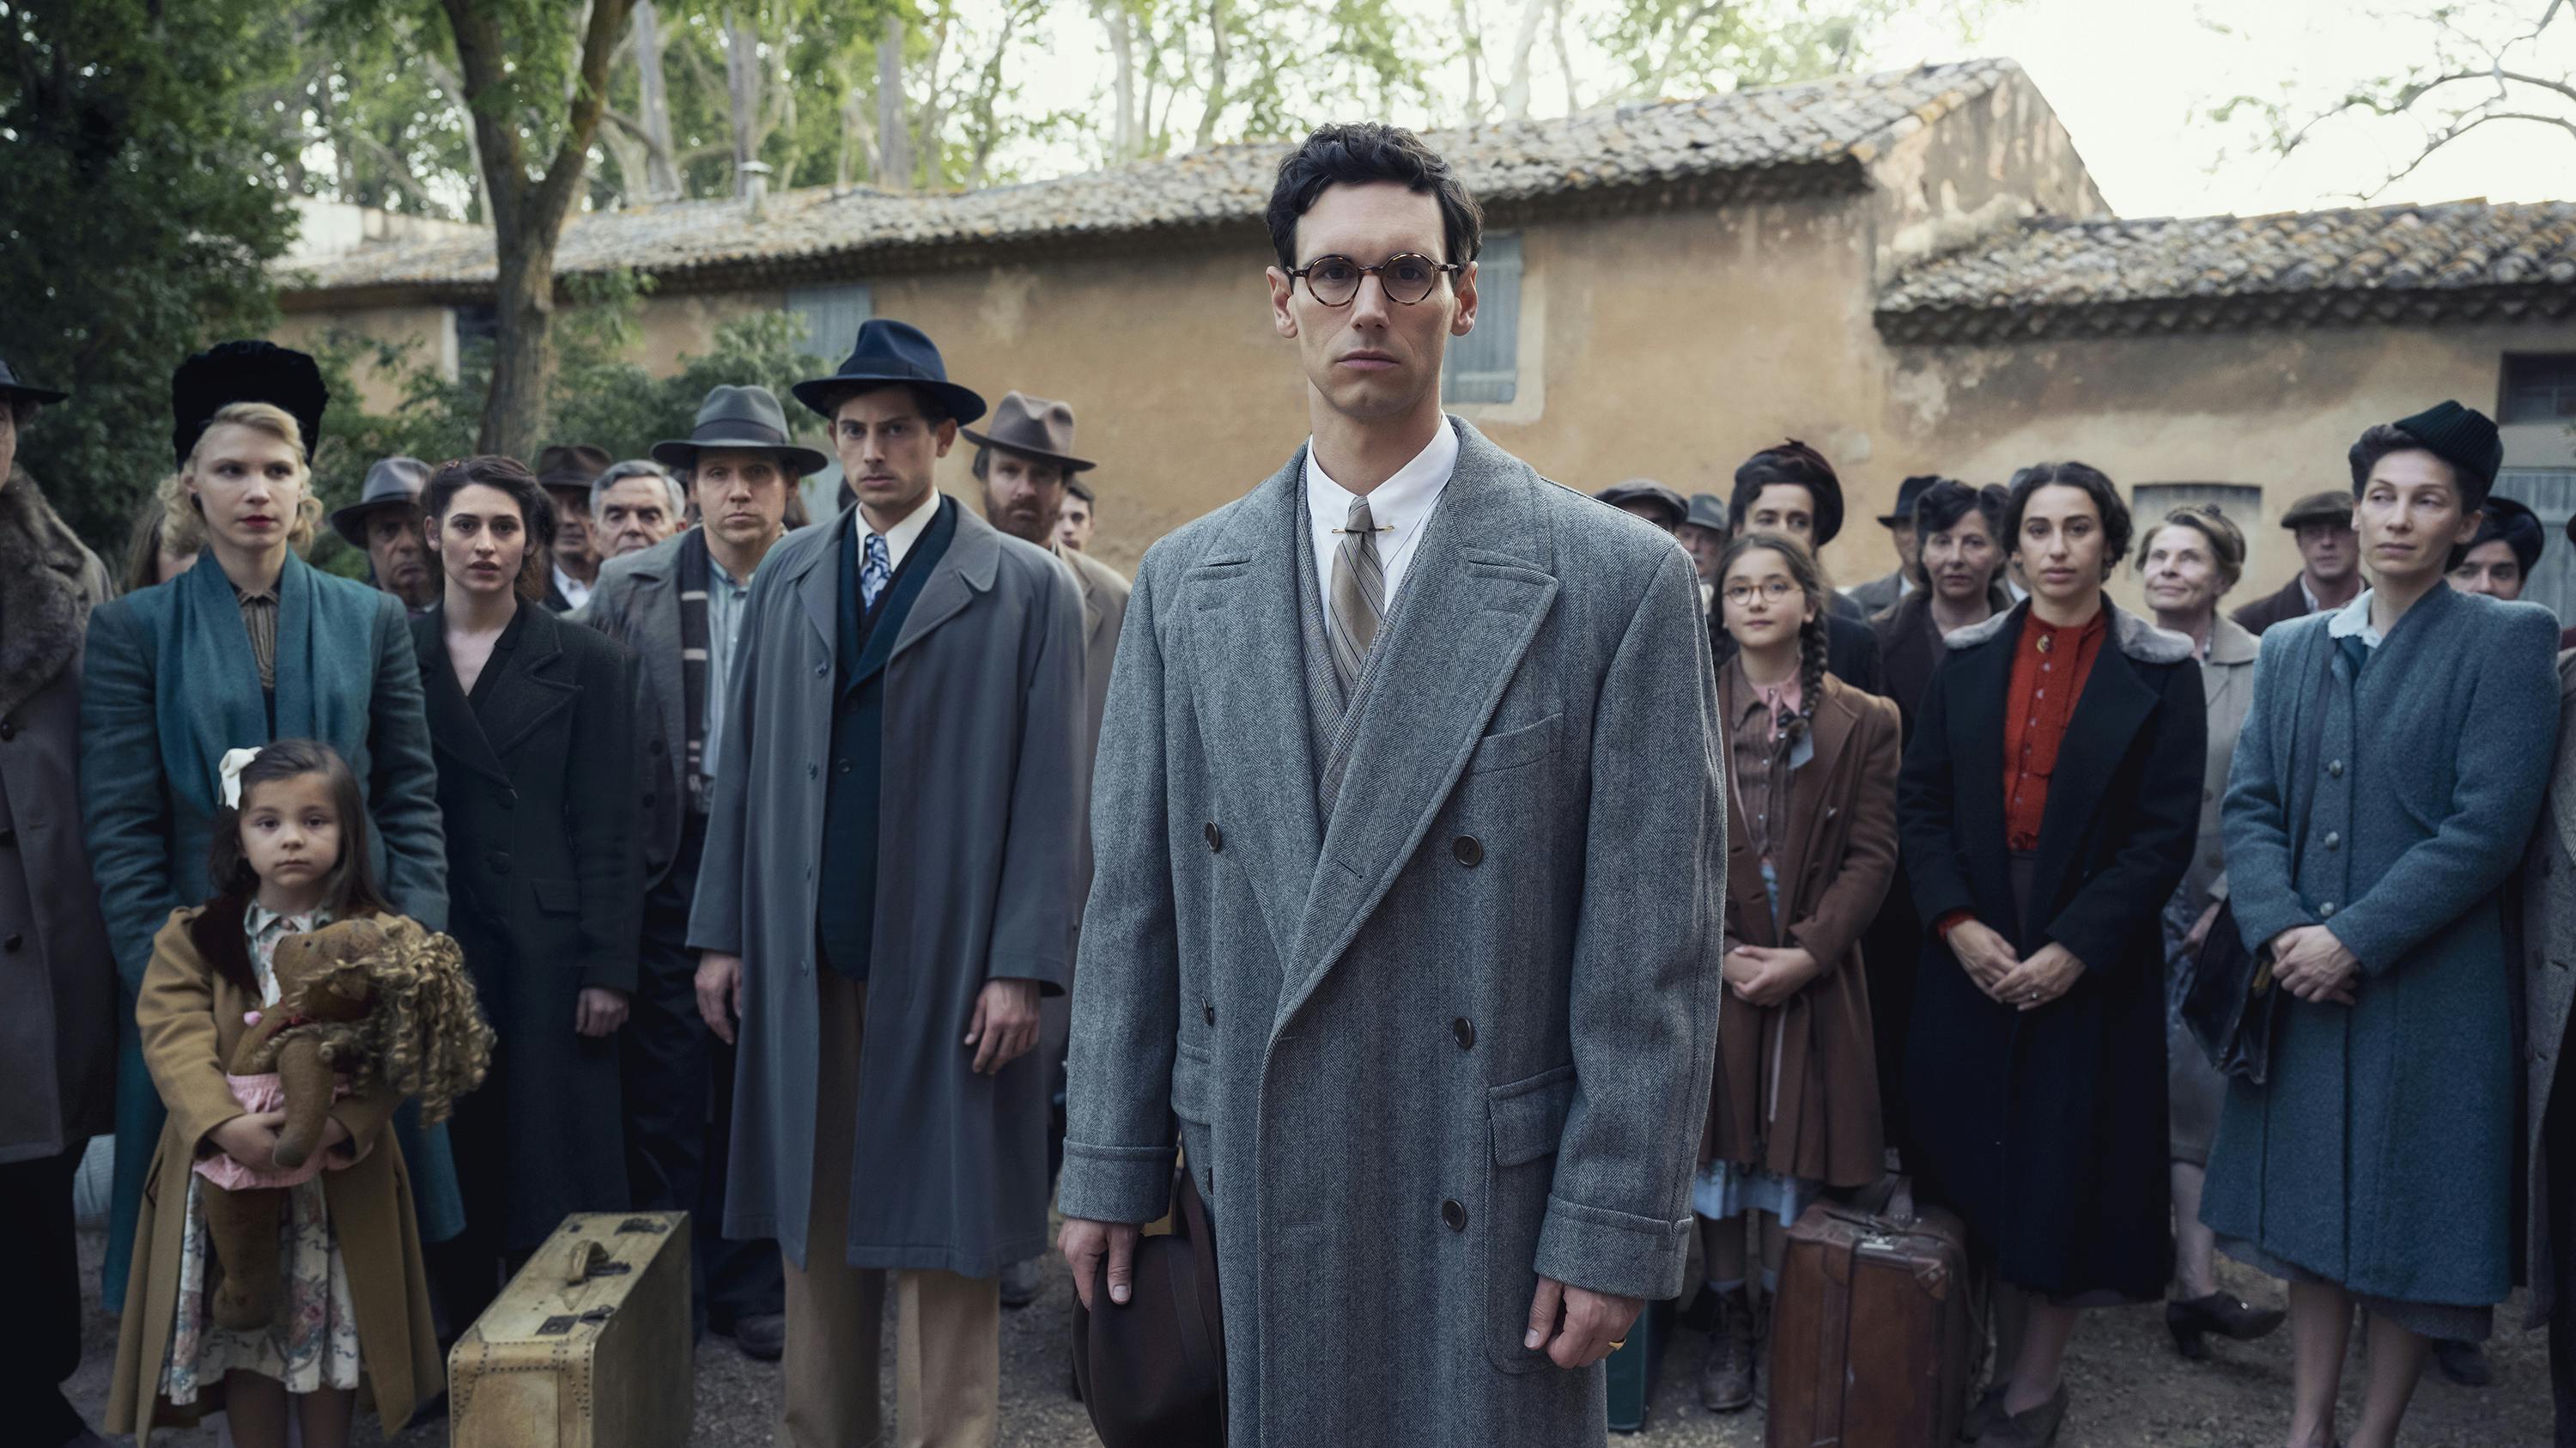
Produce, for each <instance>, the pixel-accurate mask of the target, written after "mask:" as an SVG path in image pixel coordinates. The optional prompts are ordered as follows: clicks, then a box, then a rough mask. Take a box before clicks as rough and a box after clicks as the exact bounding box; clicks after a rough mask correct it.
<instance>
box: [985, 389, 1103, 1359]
mask: <svg viewBox="0 0 2576 1448" xmlns="http://www.w3.org/2000/svg"><path fill="white" fill-rule="evenodd" d="M962 433H963V435H964V437H965V438H966V440H967V441H968V442H971V443H973V444H975V477H976V480H977V481H979V482H981V483H982V484H983V485H984V516H985V517H986V518H987V519H989V520H991V522H992V524H993V526H994V527H996V528H999V529H1001V530H1002V531H1003V532H1005V533H1008V534H1010V535H1011V536H1012V537H1014V538H1025V539H1027V540H1028V541H1029V542H1031V543H1035V544H1036V545H1038V546H1039V547H1041V548H1046V549H1049V550H1051V551H1052V552H1053V553H1054V554H1055V556H1056V557H1058V558H1061V559H1063V560H1064V565H1065V567H1067V568H1069V569H1072V570H1073V581H1074V582H1075V583H1077V584H1079V585H1081V587H1082V685H1083V703H1084V706H1085V707H1084V713H1083V736H1082V739H1083V743H1082V778H1083V790H1084V793H1085V796H1086V797H1087V796H1088V795H1089V792H1090V788H1091V756H1092V752H1093V750H1094V749H1095V748H1096V747H1097V746H1098V744H1099V742H1100V715H1101V711H1102V710H1103V709H1105V708H1107V707H1108V703H1109V669H1110V665H1111V664H1112V663H1114V662H1115V661H1116V660H1117V657H1118V633H1119V630H1120V629H1122V628H1124V627H1125V626H1126V622H1127V591H1128V586H1129V585H1128V582H1127V580H1126V578H1125V577H1123V576H1121V575H1120V574H1119V573H1118V571H1117V570H1115V569H1113V568H1111V567H1110V566H1109V565H1108V564H1106V563H1103V562H1101V561H1100V560H1099V559H1097V558H1094V557H1092V556H1091V555H1090V554H1088V553H1085V552H1082V551H1080V550H1078V549H1073V548H1067V547H1064V546H1062V544H1061V542H1060V541H1059V539H1058V536H1057V534H1056V530H1055V526H1054V525H1055V522H1056V519H1057V518H1058V516H1059V514H1060V513H1061V512H1062V510H1063V509H1064V507H1065V505H1066V502H1067V499H1068V498H1069V497H1070V496H1071V493H1072V489H1073V486H1074V478H1075V475H1076V474H1078V473H1083V472H1088V471H1090V469H1091V467H1092V464H1091V463H1090V462H1089V461H1088V460H1086V459H1083V458H1079V457H1076V456H1074V454H1073V407H1072V405H1071V404H1069V403H1063V402H1052V401H1049V400H1048V399H1046V398H1043V397H1031V396H1029V395H1027V394H1026V393H1021V392H1011V393H1005V394H1004V395H1003V397H1002V402H1001V405H1000V406H998V407H996V408H994V409H993V421H992V423H991V425H990V426H988V427H986V428H985V429H984V430H983V431H982V432H977V431H975V430H974V429H972V428H966V429H962ZM1074 853H1075V859H1074V886H1075V894H1074V899H1075V900H1076V901H1080V900H1082V899H1083V898H1085V897H1087V896H1088V895H1089V894H1090V893H1091V832H1090V831H1089V830H1087V829H1086V830H1084V831H1083V833H1082V838H1081V840H1080V841H1079V842H1078V843H1077V845H1076V848H1075V852H1074ZM1076 928H1077V931H1078V930H1079V922H1078V921H1077V925H1076ZM1039 1017H1040V1026H1041V1029H1040V1031H1039V1034H1038V1057H1039V1064H1040V1066H1041V1068H1042V1069H1043V1070H1044V1072H1045V1074H1046V1079H1047V1090H1048V1091H1049V1093H1050V1094H1052V1095H1054V1096H1055V1097H1056V1098H1057V1100H1058V1101H1059V1102H1061V1100H1062V1098H1063V1092H1064V1051H1065V1038H1066V1037H1067V1036H1068V1035H1069V1034H1070V1029H1071V1026H1072V1022H1073V998H1072V996H1071V995H1070V994H1067V995H1061V996H1051V997H1048V998H1047V999H1046V1000H1044V1001H1041V1002H1040V1003H1039ZM1060 1109H1061V1108H1060V1107H1059V1112H1060ZM1063 1149H1064V1129H1063V1125H1062V1117H1061V1115H1060V1114H1051V1120H1050V1123H1049V1130H1048V1133H1047V1163H1048V1168H1049V1171H1048V1175H1049V1177H1050V1179H1052V1177H1053V1174H1054V1166H1055V1164H1056V1163H1057V1162H1059V1161H1061V1160H1062V1153H1063ZM1037 1292H1038V1259H1037V1258H1034V1257H1032V1258H1029V1259H1028V1260H1026V1261H1023V1262H1014V1263H1012V1264H1011V1265H1010V1266H1008V1267H1005V1268H1003V1269H1002V1305H1003V1306H1004V1307H1013V1308H1017V1307H1026V1306H1028V1305H1029V1303H1031V1302H1032V1301H1034V1300H1036V1297H1037Z"/></svg>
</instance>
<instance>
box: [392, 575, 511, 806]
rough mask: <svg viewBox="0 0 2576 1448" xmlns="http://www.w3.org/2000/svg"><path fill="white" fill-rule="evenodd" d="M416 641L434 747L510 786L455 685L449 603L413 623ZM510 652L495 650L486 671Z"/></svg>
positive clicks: (505, 661) (503, 662) (504, 661)
mask: <svg viewBox="0 0 2576 1448" xmlns="http://www.w3.org/2000/svg"><path fill="white" fill-rule="evenodd" d="M519 606H520V607H521V608H526V607H528V606H529V605H527V604H525V603H522V604H520V605H519ZM412 640H413V642H414V643H415V644H417V645H418V653H419V657H420V689H421V696H422V700H423V710H422V712H423V713H425V714H426V715H427V716H428V718H429V739H430V743H431V744H432V745H433V746H435V747H436V749H437V751H438V753H439V754H440V755H442V756H443V757H445V758H448V759H453V760H455V761H456V762H457V763H458V764H461V765H463V766H465V767H466V768H467V769H470V770H472V771H473V772H475V773H476V774H480V775H482V776H483V777H485V778H486V779H489V780H491V781H493V782H494V783H496V784H500V785H502V786H504V787H507V786H508V785H509V783H510V771H509V770H508V768H506V767H505V766H504V765H503V764H502V763H501V757H500V755H498V754H497V753H495V752H494V751H493V749H492V744H491V741H490V740H489V739H487V738H486V737H485V736H484V733H483V721H482V720H480V719H477V718H475V717H474V705H473V704H472V702H471V701H469V700H467V698H466V697H465V690H464V689H463V688H461V687H459V686H458V684H457V682H456V665H455V664H453V663H451V662H449V660H448V657H447V605H446V604H444V603H441V604H437V605H435V606H433V607H432V608H431V609H430V611H429V612H427V613H425V614H422V615H421V616H420V617H418V618H416V619H414V620H412ZM510 652H514V651H505V650H500V649H495V650H494V651H493V658H492V659H491V661H490V662H488V663H486V664H485V665H484V667H485V668H491V669H499V668H507V667H509V664H508V657H509V654H510ZM495 683H496V686H497V683H498V681H497V680H496V681H495Z"/></svg>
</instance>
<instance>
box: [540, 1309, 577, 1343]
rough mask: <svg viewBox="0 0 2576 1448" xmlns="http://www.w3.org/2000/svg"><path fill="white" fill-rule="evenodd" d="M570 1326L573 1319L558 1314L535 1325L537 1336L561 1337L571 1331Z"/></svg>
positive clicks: (566, 1315)
mask: <svg viewBox="0 0 2576 1448" xmlns="http://www.w3.org/2000/svg"><path fill="white" fill-rule="evenodd" d="M572 1324H573V1319H572V1318H571V1316H570V1315H568V1314H565V1313H560V1312H559V1313H556V1314H555V1315H554V1316H552V1317H549V1318H547V1319H546V1320H545V1321H543V1322H541V1323H539V1324H537V1336H539V1337H561V1336H563V1335H564V1334H565V1333H568V1332H570V1331H572Z"/></svg>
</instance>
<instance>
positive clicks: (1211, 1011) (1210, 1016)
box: [1199, 1001, 1216, 1026]
mask: <svg viewBox="0 0 2576 1448" xmlns="http://www.w3.org/2000/svg"><path fill="white" fill-rule="evenodd" d="M1199 1019H1200V1020H1203V1021H1205V1022H1207V1023H1208V1024H1209V1025H1211V1026H1213V1025H1215V1024H1216V1002H1214V1001H1201V1002H1199Z"/></svg>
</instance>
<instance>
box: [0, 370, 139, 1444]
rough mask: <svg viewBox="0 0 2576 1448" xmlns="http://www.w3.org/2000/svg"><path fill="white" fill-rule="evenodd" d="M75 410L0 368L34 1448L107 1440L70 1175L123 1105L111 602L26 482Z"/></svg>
mask: <svg viewBox="0 0 2576 1448" xmlns="http://www.w3.org/2000/svg"><path fill="white" fill-rule="evenodd" d="M63 397H64V394H62V393H60V392H55V391H52V390H49V389H47V388H42V387H32V386H29V385H28V384H26V383H24V382H21V381H19V380H18V379H17V375H16V374H15V373H13V372H11V371H10V370H9V364H8V363H7V362H6V361H0V1000H5V1001H7V1002H8V1009H6V1010H5V1011H0V1241H6V1242H8V1243H9V1244H10V1247H11V1250H12V1251H13V1252H14V1253H15V1255H16V1257H17V1260H18V1262H19V1263H20V1264H21V1265H20V1272H21V1274H22V1275H21V1276H20V1277H19V1279H18V1283H17V1286H16V1289H15V1291H14V1292H13V1293H12V1296H13V1298H14V1299H15V1300H14V1301H13V1303H12V1305H11V1307H10V1309H9V1311H8V1312H7V1313H6V1314H5V1316H6V1318H7V1320H8V1321H9V1323H10V1327H9V1329H8V1331H7V1333H6V1334H5V1335H0V1421H5V1422H7V1423H8V1424H9V1425H10V1432H9V1434H8V1436H9V1438H10V1441H12V1442H21V1443H27V1444H31V1445H35V1448H54V1445H56V1444H61V1443H82V1444H88V1443H101V1442H104V1441H105V1440H103V1439H101V1438H99V1437H98V1436H97V1435H96V1434H94V1433H92V1432H91V1431H90V1430H89V1428H88V1427H87V1426H85V1425H84V1424H83V1423H82V1422H81V1420H80V1415H79V1414H78V1413H76V1412H74V1411H72V1406H71V1404H70V1403H68V1402H66V1401H65V1400H64V1398H63V1395H62V1389H61V1387H60V1386H59V1385H60V1384H61V1383H62V1381H63V1380H64V1379H66V1378H68V1377H70V1376H71V1375H72V1372H73V1370H74V1369H75V1368H78V1367H79V1366H80V1341H81V1325H80V1278H79V1258H80V1254H79V1252H78V1250H77V1244H76V1243H75V1242H74V1240H73V1236H72V1173H73V1172H74V1171H75V1170H76V1169H78V1167H79V1166H80V1159H81V1153H82V1151H83V1150H84V1149H85V1148H87V1147H88V1145H89V1139H90V1138H91V1137H92V1136H95V1135H98V1134H99V1133H101V1132H104V1131H107V1130H108V1129H109V1128H110V1126H111V1125H112V1124H113V1121H112V1107H113V1103H114V1101H115V1092H116V1016H117V1000H116V975H115V972H114V971H113V970H112V969H111V968H110V967H109V964H108V960H109V955H108V948H107V924H106V922H105V921H104V920H102V919H100V918H99V913H98V886H97V885H96V884H95V883H94V882H93V881H92V880H91V879H90V872H89V849H88V846H87V844H86V843H85V841H84V837H83V834H82V830H81V813H80V778H79V772H78V764H79V760H80V678H81V644H82V641H83V640H84V639H85V638H86V637H87V636H88V633H89V611H90V609H91V608H92V607H93V606H95V605H97V604H99V603H103V602H105V601H106V600H107V598H108V597H109V596H110V594H111V593H112V591H113V590H112V588H111V587H110V585H109V583H108V579H107V570H106V569H105V568H104V567H102V566H100V564H99V561H98V559H97V557H96V556H95V555H93V554H92V553H91V552H90V551H89V550H88V549H87V548H84V547H82V546H81V541H80V540H79V539H78V538H76V537H74V536H72V530H71V529H70V528H68V527H65V526H64V524H63V520H62V519H60V518H58V517H56V516H55V515H54V510H53V509H52V508H51V507H50V506H48V505H47V504H46V502H45V495H44V494H43V493H42V492H41V491H39V490H38V489H37V487H36V482H35V479H33V478H30V477H28V476H27V475H26V474H25V473H23V472H20V471H18V467H17V452H18V430H19V428H21V427H22V426H24V425H25V424H26V422H27V421H28V419H30V418H32V417H34V416H35V415H36V409H37V408H38V407H41V406H45V405H49V404H52V403H56V402H60V401H62V400H63ZM19 1434H24V1435H25V1436H24V1437H20V1436H18V1435H19Z"/></svg>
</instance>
